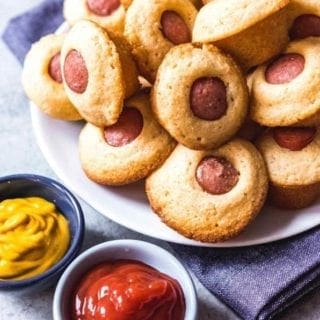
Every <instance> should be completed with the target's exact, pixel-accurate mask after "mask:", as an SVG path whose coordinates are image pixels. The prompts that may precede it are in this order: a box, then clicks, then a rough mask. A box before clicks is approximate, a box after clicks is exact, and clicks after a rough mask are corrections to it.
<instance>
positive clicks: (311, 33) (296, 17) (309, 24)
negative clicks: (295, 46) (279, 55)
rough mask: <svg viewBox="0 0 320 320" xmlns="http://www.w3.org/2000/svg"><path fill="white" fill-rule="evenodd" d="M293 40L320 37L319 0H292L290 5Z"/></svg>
mask: <svg viewBox="0 0 320 320" xmlns="http://www.w3.org/2000/svg"><path fill="white" fill-rule="evenodd" d="M289 8H290V11H289V18H290V24H289V25H290V29H289V36H290V39H291V40H297V39H303V38H307V37H320V5H319V1H318V0H291V2H290V5H289Z"/></svg>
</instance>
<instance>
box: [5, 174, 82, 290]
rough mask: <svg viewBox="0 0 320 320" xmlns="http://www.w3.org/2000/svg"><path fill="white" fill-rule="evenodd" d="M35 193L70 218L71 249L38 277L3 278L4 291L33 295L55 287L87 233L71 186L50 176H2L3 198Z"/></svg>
mask: <svg viewBox="0 0 320 320" xmlns="http://www.w3.org/2000/svg"><path fill="white" fill-rule="evenodd" d="M33 196H37V197H41V198H44V199H46V200H48V201H50V202H53V203H54V204H55V205H56V207H57V208H58V210H59V211H60V212H61V213H62V214H63V215H64V216H65V217H66V218H67V219H68V221H69V228H70V235H71V237H70V246H69V249H68V251H67V252H66V253H65V255H64V257H63V258H62V259H61V260H60V261H58V262H57V263H56V264H55V265H53V266H52V267H51V268H50V269H49V270H47V271H45V272H44V273H42V274H40V275H38V276H35V277H32V278H29V279H25V280H9V281H0V290H1V291H14V292H17V293H22V294H31V293H34V292H39V291H40V290H44V289H47V288H49V287H51V286H53V285H54V284H55V283H56V282H57V281H58V279H59V277H60V275H61V274H62V272H63V271H64V269H65V268H66V267H67V266H68V265H69V264H70V263H71V262H72V260H73V259H74V258H75V257H76V256H77V255H78V253H79V251H80V249H81V246H82V242H83V236H84V218H83V213H82V210H81V207H80V204H79V202H78V200H77V199H76V198H75V197H74V196H73V195H72V194H71V192H70V191H69V190H68V189H66V188H65V187H64V186H63V185H62V184H60V183H58V182H56V181H54V180H52V179H50V178H46V177H43V176H38V175H32V174H17V175H12V176H6V177H2V178H0V201H2V200H5V199H10V198H23V197H33Z"/></svg>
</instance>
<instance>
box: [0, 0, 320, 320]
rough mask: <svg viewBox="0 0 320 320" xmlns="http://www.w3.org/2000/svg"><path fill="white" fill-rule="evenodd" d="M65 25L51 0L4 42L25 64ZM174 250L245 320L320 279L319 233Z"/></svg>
mask: <svg viewBox="0 0 320 320" xmlns="http://www.w3.org/2000/svg"><path fill="white" fill-rule="evenodd" d="M62 21H63V17H62V0H47V1H45V2H43V3H42V4H41V5H40V6H38V7H36V8H34V9H33V10H31V11H29V12H27V13H25V14H23V15H21V16H19V17H16V18H14V19H12V20H11V21H10V23H9V25H8V27H7V29H6V30H5V32H4V34H3V39H4V41H5V42H6V43H7V45H8V47H9V48H10V49H11V50H12V52H13V54H14V55H15V56H16V57H17V58H18V60H19V61H20V62H22V61H23V58H24V56H25V54H26V52H27V51H28V50H29V48H30V46H31V44H32V42H34V41H36V40H38V39H39V38H40V37H41V36H43V35H45V34H47V33H50V32H53V31H54V30H55V29H56V28H57V27H58V26H59V25H60V24H61V23H62ZM173 248H174V249H175V250H176V252H177V253H178V254H179V255H180V258H181V260H182V261H183V262H184V263H185V264H186V265H187V266H188V267H189V268H190V269H191V270H192V271H193V272H194V274H195V275H196V276H197V277H198V278H199V280H200V281H201V282H202V283H203V284H204V285H205V287H207V288H208V289H209V290H210V291H211V292H212V293H213V294H214V295H216V296H217V297H219V298H220V299H221V300H222V301H224V302H225V303H226V304H227V305H229V306H230V307H231V308H232V309H233V310H234V311H235V312H236V313H237V314H238V315H239V316H240V317H242V318H243V319H245V320H256V319H259V320H264V319H270V318H272V317H273V316H274V315H275V314H277V313H278V312H280V311H282V310H283V309H284V308H286V307H287V306H288V305H290V304H291V303H293V302H294V301H296V300H297V299H298V298H300V297H301V296H302V295H303V294H305V293H306V292H308V291H310V290H311V289H313V288H315V287H316V286H317V285H318V283H319V280H320V231H319V229H313V230H311V231H309V232H306V233H304V234H301V235H299V236H296V237H295V238H290V239H287V240H284V241H279V242H276V243H271V244H266V245H260V246H254V247H245V248H232V249H213V248H196V247H187V246H181V245H173Z"/></svg>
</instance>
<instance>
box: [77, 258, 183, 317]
mask: <svg viewBox="0 0 320 320" xmlns="http://www.w3.org/2000/svg"><path fill="white" fill-rule="evenodd" d="M71 314H72V318H71V319H72V320H93V319H95V320H102V319H104V320H183V319H184V315H185V301H184V295H183V292H182V289H181V287H180V285H179V283H178V282H177V281H176V280H174V279H172V278H171V277H169V276H167V275H165V274H163V273H161V272H159V271H157V270H156V269H154V268H152V267H150V266H148V265H146V264H143V263H141V262H138V261H133V260H116V261H111V262H107V263H103V264H100V265H98V266H96V267H95V268H93V269H92V270H90V271H89V272H88V273H87V274H85V276H84V277H83V278H82V280H81V282H80V283H79V286H78V287H77V288H76V290H75V292H74V297H73V301H72V313H71Z"/></svg>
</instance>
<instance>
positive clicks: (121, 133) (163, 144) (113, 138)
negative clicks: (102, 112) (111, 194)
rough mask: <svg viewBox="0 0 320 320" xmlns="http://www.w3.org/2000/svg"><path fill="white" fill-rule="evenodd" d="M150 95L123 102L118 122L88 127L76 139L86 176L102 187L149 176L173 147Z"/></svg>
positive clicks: (142, 95)
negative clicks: (153, 107)
mask: <svg viewBox="0 0 320 320" xmlns="http://www.w3.org/2000/svg"><path fill="white" fill-rule="evenodd" d="M149 100H150V99H149V95H146V94H139V95H136V96H134V97H132V98H130V99H129V100H127V101H126V102H125V107H124V108H123V111H122V113H121V116H120V118H119V120H118V122H117V123H115V124H114V125H112V126H109V127H105V128H99V127H96V126H94V125H92V124H89V123H88V124H87V125H86V126H85V127H84V128H83V130H82V132H81V134H80V138H79V150H80V162H81V165H82V168H83V170H84V172H85V173H86V175H87V176H88V177H89V178H90V179H91V180H93V181H95V182H97V183H100V184H103V185H124V184H128V183H131V182H134V181H137V180H139V179H142V178H144V177H146V176H147V175H149V174H150V173H151V172H152V171H153V170H154V169H156V168H157V167H158V166H159V165H161V164H162V163H163V161H164V160H165V159H166V158H167V157H168V156H169V154H170V153H171V151H172V150H173V148H174V147H175V145H176V142H175V141H174V140H173V139H172V138H171V137H170V136H169V134H168V133H167V132H166V131H165V130H164V129H163V128H162V127H161V126H160V125H159V124H158V123H157V122H156V121H155V120H154V118H153V115H152V113H151V110H150V102H149Z"/></svg>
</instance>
